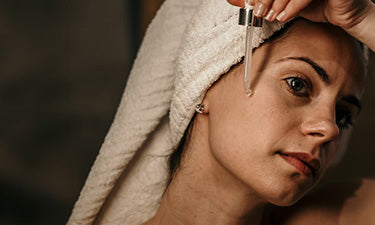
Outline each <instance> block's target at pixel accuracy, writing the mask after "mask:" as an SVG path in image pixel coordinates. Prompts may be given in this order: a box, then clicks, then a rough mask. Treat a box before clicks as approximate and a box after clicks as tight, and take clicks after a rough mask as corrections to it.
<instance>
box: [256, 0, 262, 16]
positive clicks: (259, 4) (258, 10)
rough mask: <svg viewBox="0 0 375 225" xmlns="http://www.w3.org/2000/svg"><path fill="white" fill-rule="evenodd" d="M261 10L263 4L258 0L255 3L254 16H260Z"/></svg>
mask: <svg viewBox="0 0 375 225" xmlns="http://www.w3.org/2000/svg"><path fill="white" fill-rule="evenodd" d="M263 12H264V5H263V4H262V3H261V2H258V3H257V4H255V8H254V15H255V16H256V17H260V16H262V14H263Z"/></svg>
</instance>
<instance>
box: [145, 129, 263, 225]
mask: <svg viewBox="0 0 375 225" xmlns="http://www.w3.org/2000/svg"><path fill="white" fill-rule="evenodd" d="M197 129H198V128H197ZM194 133H196V132H194V129H193V131H192V135H191V139H190V140H191V142H190V143H189V145H188V146H187V148H186V149H185V150H184V154H183V158H182V159H181V165H180V167H179V168H178V170H177V172H176V174H175V176H174V178H173V179H172V182H171V183H170V185H169V186H168V188H167V190H166V192H165V194H164V196H163V198H162V201H161V204H160V207H159V209H158V211H157V213H156V215H155V216H154V217H153V218H152V219H151V220H150V221H148V222H147V223H146V224H163V225H172V224H173V225H190V224H191V225H193V224H194V225H195V224H217V225H242V224H247V225H249V224H250V225H257V224H260V221H261V216H262V213H263V208H264V205H265V202H264V201H263V200H261V199H260V198H258V197H257V196H256V195H255V194H254V193H253V192H252V191H251V190H250V188H249V187H248V186H247V185H246V184H244V183H243V182H242V181H240V180H239V179H237V178H236V177H234V176H233V175H232V174H231V173H230V172H229V171H227V170H226V169H225V168H224V167H223V166H222V165H221V164H220V163H219V162H217V161H216V160H215V157H213V156H212V154H211V151H210V150H209V144H208V142H207V141H206V140H207V139H206V140H205V137H204V136H202V134H204V133H207V132H202V131H200V132H199V133H200V136H199V137H195V135H194Z"/></svg>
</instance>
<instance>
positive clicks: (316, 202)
mask: <svg viewBox="0 0 375 225" xmlns="http://www.w3.org/2000/svg"><path fill="white" fill-rule="evenodd" d="M374 202H375V179H357V180H350V181H343V182H338V183H334V184H330V185H327V186H324V187H322V188H320V189H319V190H317V191H316V192H314V193H312V194H311V195H308V196H306V197H305V198H303V199H301V200H300V201H299V202H298V203H297V204H295V205H293V206H291V207H278V208H273V209H272V211H271V213H270V214H271V215H270V216H271V218H272V219H271V220H272V222H271V224H280V225H297V224H299V225H300V224H304V225H313V224H324V225H331V224H335V225H337V224H339V225H347V224H348V225H349V224H359V225H360V224H375V213H374V212H375V204H374Z"/></svg>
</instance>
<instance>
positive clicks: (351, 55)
mask: <svg viewBox="0 0 375 225" xmlns="http://www.w3.org/2000/svg"><path fill="white" fill-rule="evenodd" d="M264 47H265V48H264V52H263V54H265V55H264V56H265V57H266V58H267V61H269V62H275V61H277V60H280V59H282V58H286V57H307V58H309V59H311V60H313V61H314V62H316V63H317V64H319V65H320V66H321V67H322V68H323V69H324V70H326V71H327V73H328V74H329V77H330V79H331V80H333V81H335V80H337V79H339V80H340V79H341V80H346V83H348V85H349V86H357V89H360V90H361V91H360V92H361V94H362V90H363V87H362V86H363V83H364V80H365V65H364V57H363V54H362V51H361V49H360V46H359V44H358V43H357V42H356V41H355V40H354V39H353V38H352V37H350V36H349V35H348V34H347V33H345V32H344V31H343V30H341V29H339V28H337V27H335V26H332V25H329V24H325V23H313V22H309V21H306V20H303V19H299V20H296V21H294V22H293V24H292V25H291V27H290V28H289V29H288V31H287V32H286V33H284V34H283V35H282V36H281V37H280V38H277V39H276V40H275V41H271V42H269V43H267V44H265V45H264Z"/></svg>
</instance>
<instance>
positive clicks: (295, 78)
mask: <svg viewBox="0 0 375 225" xmlns="http://www.w3.org/2000/svg"><path fill="white" fill-rule="evenodd" d="M296 81H299V82H301V83H302V87H301V88H300V89H299V90H296V89H294V88H293V82H296ZM285 82H286V83H287V85H288V86H289V91H291V92H292V94H293V95H295V96H298V97H309V96H310V92H311V90H312V85H311V82H310V81H309V80H306V79H304V78H302V77H298V76H293V77H288V78H286V79H285ZM302 89H306V90H305V91H304V92H301V90H302Z"/></svg>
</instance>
